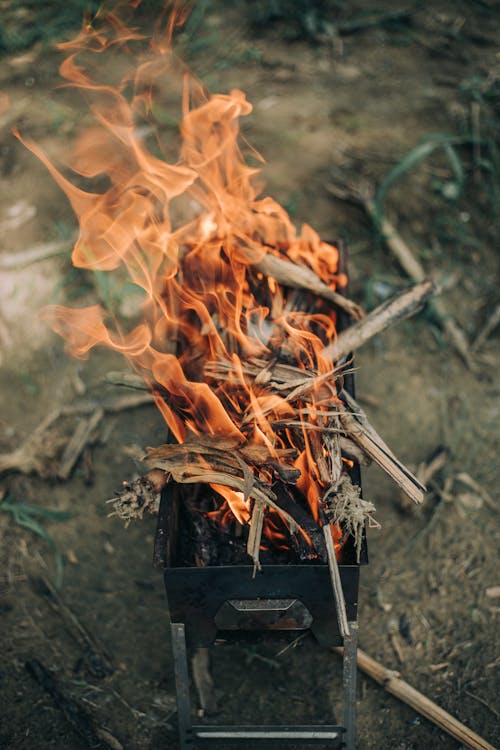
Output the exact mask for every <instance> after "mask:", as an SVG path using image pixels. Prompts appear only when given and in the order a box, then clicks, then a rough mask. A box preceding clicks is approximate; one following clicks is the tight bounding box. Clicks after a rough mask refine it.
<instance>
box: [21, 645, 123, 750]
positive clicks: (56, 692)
mask: <svg viewBox="0 0 500 750" xmlns="http://www.w3.org/2000/svg"><path fill="white" fill-rule="evenodd" d="M25 667H26V671H27V672H28V673H29V674H30V675H31V677H33V679H34V680H36V682H37V683H38V684H39V685H40V687H42V688H43V689H44V690H45V691H46V692H47V693H48V694H49V695H50V697H51V698H52V700H53V701H54V703H55V704H56V706H57V707H58V708H59V709H60V710H61V711H62V713H63V714H64V716H65V717H66V720H67V721H68V723H69V724H71V726H72V727H73V729H74V730H75V731H76V732H77V734H79V735H80V737H81V738H82V739H83V740H84V741H85V742H86V744H87V745H88V746H89V747H91V748H93V750H100V749H101V750H104V748H113V750H116V748H117V747H121V745H120V743H118V740H117V739H116V737H113V736H112V735H110V734H109V732H107V731H106V730H101V729H100V728H98V727H96V726H94V723H93V721H92V719H91V717H90V716H89V715H88V714H87V712H86V711H85V710H84V709H83V708H82V707H81V706H80V705H79V704H78V703H77V702H76V701H74V700H73V699H72V698H68V697H67V696H66V695H64V693H63V692H62V690H61V688H60V687H59V684H58V683H57V681H56V679H55V677H54V675H53V674H52V672H50V671H49V670H48V669H47V668H46V667H44V665H43V664H42V663H41V662H39V661H38V660H37V659H31V660H29V661H27V662H26V664H25Z"/></svg>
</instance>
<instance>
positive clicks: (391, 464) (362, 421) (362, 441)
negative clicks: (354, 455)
mask: <svg viewBox="0 0 500 750" xmlns="http://www.w3.org/2000/svg"><path fill="white" fill-rule="evenodd" d="M343 395H344V397H345V394H343ZM340 422H341V424H342V426H343V427H344V429H345V432H346V434H347V435H349V438H350V439H351V440H353V441H354V442H355V443H357V445H358V446H359V447H360V448H361V449H362V450H363V451H364V452H365V453H367V454H368V455H369V456H370V458H372V459H373V460H374V461H375V463H377V464H378V465H379V466H380V467H381V468H382V469H384V471H385V472H386V473H387V474H389V476H390V477H391V478H392V479H393V480H394V481H395V482H396V484H397V485H398V486H399V487H400V488H401V489H402V490H403V491H404V492H405V494H407V495H408V497H409V498H411V499H412V500H413V501H414V502H415V503H421V502H422V501H423V499H424V492H425V487H424V485H423V484H422V483H421V482H420V481H419V480H418V479H417V477H415V476H414V475H413V474H412V473H411V471H409V469H407V468H406V467H405V466H404V465H403V464H402V463H401V462H400V461H399V460H398V459H397V458H396V456H395V455H394V454H393V453H392V451H391V450H390V449H389V448H388V447H387V445H386V444H385V443H384V441H383V440H382V438H380V436H379V435H377V433H376V432H375V430H374V429H373V427H372V426H371V425H370V423H369V422H368V420H367V419H366V416H365V415H364V413H363V412H362V411H361V410H360V411H357V412H356V413H352V412H351V411H349V410H348V409H347V408H345V409H344V410H343V411H341V415H340Z"/></svg>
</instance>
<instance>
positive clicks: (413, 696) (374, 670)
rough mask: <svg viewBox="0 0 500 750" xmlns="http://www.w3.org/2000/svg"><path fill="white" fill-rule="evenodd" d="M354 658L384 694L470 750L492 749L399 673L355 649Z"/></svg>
mask: <svg viewBox="0 0 500 750" xmlns="http://www.w3.org/2000/svg"><path fill="white" fill-rule="evenodd" d="M333 651H335V652H336V653H337V654H340V655H342V654H343V653H344V649H343V648H342V647H339V646H334V647H333ZM357 658H358V669H360V670H361V671H362V672H364V673H365V674H367V675H369V676H370V677H371V678H372V679H373V680H375V682H378V684H379V685H382V687H383V688H384V689H385V690H387V692H388V693H390V694H391V695H393V696H394V697H395V698H398V700H400V701H403V703H406V704H407V705H408V706H411V708H413V709H414V710H415V711H417V712H418V713H419V714H421V715H422V716H425V717H426V718H427V719H429V720H430V721H432V722H433V723H434V724H436V725H437V726H438V727H440V728H441V729H442V730H443V731H445V732H447V733H448V734H449V735H451V736H452V737H454V738H455V739H457V740H458V741H459V742H461V743H462V744H463V745H465V746H466V747H470V748H472V750H495V748H494V747H493V745H491V744H490V743H489V742H487V740H485V739H483V738H482V737H480V736H479V735H478V734H476V733H475V732H473V731H472V730H471V729H469V727H466V726H465V724H462V722H460V721H458V719H455V717H454V716H451V714H449V713H448V712H447V711H445V710H444V709H442V708H441V707H440V706H438V705H437V704H436V703H434V702H433V701H431V700H430V699H429V698H427V697H426V696H425V695H423V694H422V693H420V692H419V691H418V690H415V688H413V687H411V685H409V684H408V683H407V682H405V681H404V680H403V679H401V676H400V674H399V672H395V671H393V670H392V669H387V668H386V667H384V666H383V665H382V664H380V663H379V662H377V661H375V659H372V658H371V656H368V654H366V653H365V652H364V651H362V650H361V649H359V648H358V654H357Z"/></svg>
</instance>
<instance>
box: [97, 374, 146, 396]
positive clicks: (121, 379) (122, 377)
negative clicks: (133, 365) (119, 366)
mask: <svg viewBox="0 0 500 750" xmlns="http://www.w3.org/2000/svg"><path fill="white" fill-rule="evenodd" d="M104 380H105V382H106V383H110V384H111V385H123V386H125V387H126V388H133V389H134V390H138V391H147V390H149V389H148V385H147V383H146V382H145V381H144V380H143V379H142V378H141V376H140V375H136V374H135V372H121V371H120V370H112V371H111V372H108V373H106V376H105V378H104Z"/></svg>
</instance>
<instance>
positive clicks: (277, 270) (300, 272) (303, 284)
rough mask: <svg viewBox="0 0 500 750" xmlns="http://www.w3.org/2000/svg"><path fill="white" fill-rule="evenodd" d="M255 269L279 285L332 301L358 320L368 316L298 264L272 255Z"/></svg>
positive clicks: (354, 303)
mask: <svg viewBox="0 0 500 750" xmlns="http://www.w3.org/2000/svg"><path fill="white" fill-rule="evenodd" d="M254 267H255V268H256V269H257V271H260V272H261V273H263V274H264V275H265V276H272V277H273V279H276V281H277V282H278V283H279V284H283V285H284V286H289V287H293V288H294V289H307V291H309V292H313V293H314V294H317V295H318V296H319V297H323V299H327V300H330V302H333V303H334V304H335V305H337V307H340V308H341V309H342V310H345V311H346V312H347V313H349V315H351V316H352V317H353V318H355V319H356V320H360V319H361V318H363V317H364V316H365V314H366V313H365V312H364V310H363V308H362V307H360V306H359V305H357V304H356V302H353V301H352V300H350V299H347V297H344V296H343V295H342V294H339V293H338V292H334V291H333V289H330V287H329V286H328V285H327V284H325V283H324V282H323V281H321V279H320V278H319V276H317V275H316V274H315V273H314V271H312V270H311V269H310V268H306V267H305V266H298V265H297V264H296V263H292V262H291V261H289V260H283V259H282V258H277V257H276V256H275V255H271V254H270V253H268V254H267V255H265V256H264V258H263V259H262V260H261V261H260V262H259V263H256V264H255V266H254Z"/></svg>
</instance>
